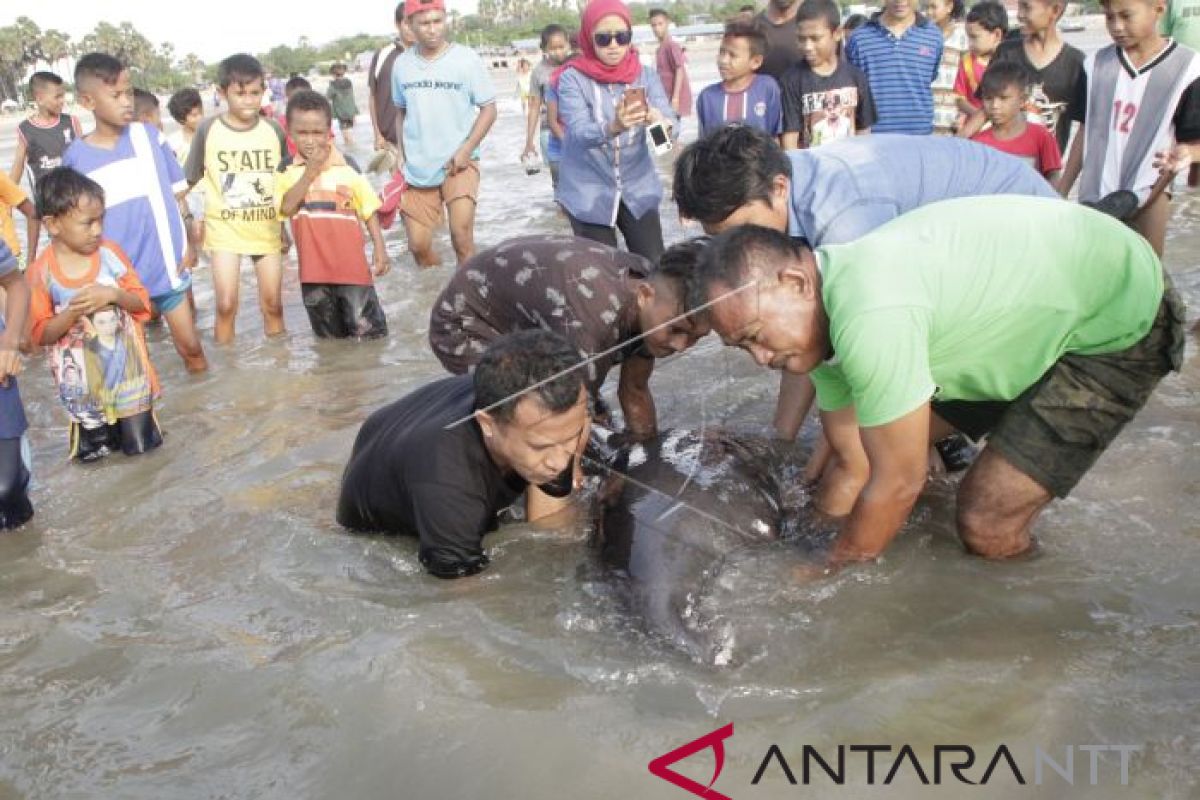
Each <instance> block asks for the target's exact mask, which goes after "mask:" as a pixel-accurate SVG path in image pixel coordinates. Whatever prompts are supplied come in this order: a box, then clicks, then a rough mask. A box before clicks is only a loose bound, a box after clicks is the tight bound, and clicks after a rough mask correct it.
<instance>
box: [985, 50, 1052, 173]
mask: <svg viewBox="0 0 1200 800" xmlns="http://www.w3.org/2000/svg"><path fill="white" fill-rule="evenodd" d="M979 94H980V96H981V97H982V98H983V111H984V113H985V114H987V118H988V122H990V123H991V127H989V128H988V129H986V130H984V131H983V132H982V133H977V134H975V135H974V136H972V137H971V140H972V141H975V142H979V143H981V144H986V145H987V146H988V147H994V148H996V149H997V150H1000V151H1001V152H1004V153H1009V154H1010V155H1014V156H1017V157H1019V158H1022V159H1024V160H1026V161H1028V162H1029V165H1030V166H1031V167H1033V168H1034V169H1036V170H1037V171H1038V172H1039V173H1040V174H1041V175H1042V176H1043V177H1044V178H1045V179H1046V180H1047V181H1049V182H1050V183H1051V184H1057V181H1058V179H1059V176H1060V175H1061V174H1062V153H1060V152H1059V151H1058V142H1057V141H1055V139H1054V135H1053V134H1052V133H1050V131H1049V130H1047V129H1046V128H1045V127H1043V126H1041V125H1030V124H1029V122H1028V121H1026V119H1025V111H1024V107H1025V104H1026V103H1027V102H1029V74H1028V73H1027V72H1026V71H1025V68H1024V67H1022V66H1021V65H1020V64H1018V63H1017V62H1015V61H1002V62H1000V63H999V64H993V65H992V66H991V67H989V68H988V71H987V72H985V73H984V75H983V81H982V82H981V83H980V84H979Z"/></svg>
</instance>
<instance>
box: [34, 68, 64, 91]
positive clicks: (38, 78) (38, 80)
mask: <svg viewBox="0 0 1200 800" xmlns="http://www.w3.org/2000/svg"><path fill="white" fill-rule="evenodd" d="M62 85H63V79H62V78H61V77H59V76H58V75H55V74H54V73H53V72H46V71H44V70H43V71H41V72H35V73H33V74H32V75H30V76H29V94H31V95H37V94H38V93H39V92H44V91H46V90H47V89H49V88H51V87H54V88H55V89H57V88H58V87H59V86H62Z"/></svg>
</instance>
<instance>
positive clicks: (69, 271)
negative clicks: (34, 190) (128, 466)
mask: <svg viewBox="0 0 1200 800" xmlns="http://www.w3.org/2000/svg"><path fill="white" fill-rule="evenodd" d="M38 206H39V209H40V211H41V214H42V221H43V222H44V223H45V225H46V229H47V231H49V233H50V241H51V245H50V247H48V248H47V249H46V250H45V251H43V252H42V254H41V255H40V256H39V257H38V259H37V261H35V262H34V264H33V265H32V267H30V275H29V284H30V287H29V288H30V304H29V320H30V326H31V329H32V337H33V340H34V341H35V342H36V343H38V344H42V345H46V346H48V347H49V348H50V359H49V361H50V371H51V373H52V374H53V376H54V383H55V385H56V386H57V387H58V396H59V400H60V401H62V403H63V406H64V407H65V408H66V410H67V415H68V416H69V417H70V420H71V421H70V457H71V458H74V459H78V460H80V461H95V460H97V459H100V458H103V457H104V456H106V455H108V454H109V453H111V452H113V451H115V450H118V449H119V450H122V451H123V452H124V453H125V454H126V455H137V454H138V453H144V452H146V451H147V450H151V449H153V448H155V447H158V446H159V445H160V444H162V433H161V432H160V430H159V428H158V422H157V420H155V418H154V400H155V399H156V398H157V397H158V395H159V387H158V376H157V375H156V374H155V373H154V367H153V366H152V365H151V364H150V357H149V355H148V354H147V352H146V343H145V339H144V337H143V335H142V327H141V324H142V323H143V322H145V321H146V320H147V319H149V318H150V296H149V294H148V293H147V292H146V287H145V286H143V285H142V282H141V281H140V280H138V276H137V272H135V271H134V269H133V265H131V264H130V263H129V260H128V259H127V258H126V256H125V253H124V252H123V251H122V250H121V248H120V247H119V246H117V245H116V244H114V243H112V242H109V241H105V240H104V239H103V238H102V230H103V227H102V225H103V220H104V190H103V189H102V188H101V187H100V184H98V183H96V182H95V181H93V180H91V179H90V178H88V177H86V176H84V175H83V174H81V173H79V172H76V171H75V170H73V169H71V168H69V167H59V168H57V169H54V170H52V171H50V172H49V173H47V174H46V175H45V176H44V177H43V178H42V180H41V181H40V182H39V184H38Z"/></svg>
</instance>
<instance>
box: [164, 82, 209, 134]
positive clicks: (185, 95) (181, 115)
mask: <svg viewBox="0 0 1200 800" xmlns="http://www.w3.org/2000/svg"><path fill="white" fill-rule="evenodd" d="M197 108H199V109H203V108H204V100H203V99H202V98H201V97H200V92H199V91H198V90H197V89H196V88H195V87H192V86H189V87H188V88H186V89H180V90H179V91H178V92H176V93H175V94H173V95H171V97H170V99H169V100H167V113H168V114H170V115H171V119H173V120H175V121H176V122H178V123H179V124H180V125H182V124H183V121H184V120H186V119H187V118H188V114H190V113H192V110H193V109H197Z"/></svg>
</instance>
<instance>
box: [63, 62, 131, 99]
mask: <svg viewBox="0 0 1200 800" xmlns="http://www.w3.org/2000/svg"><path fill="white" fill-rule="evenodd" d="M124 71H125V65H124V64H122V63H121V61H120V59H118V58H116V57H115V56H110V55H109V54H108V53H88V54H87V55H85V56H83V57H82V58H80V59H79V60H78V61H76V62H75V89H76V90H77V91H81V92H85V91H87V88H88V87H87V86H86V84H87V83H89V82H91V81H100V82H101V83H103V84H106V85H108V86H112V85H113V84H115V83H116V82H117V79H118V78H120V77H121V73H122V72H124Z"/></svg>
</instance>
